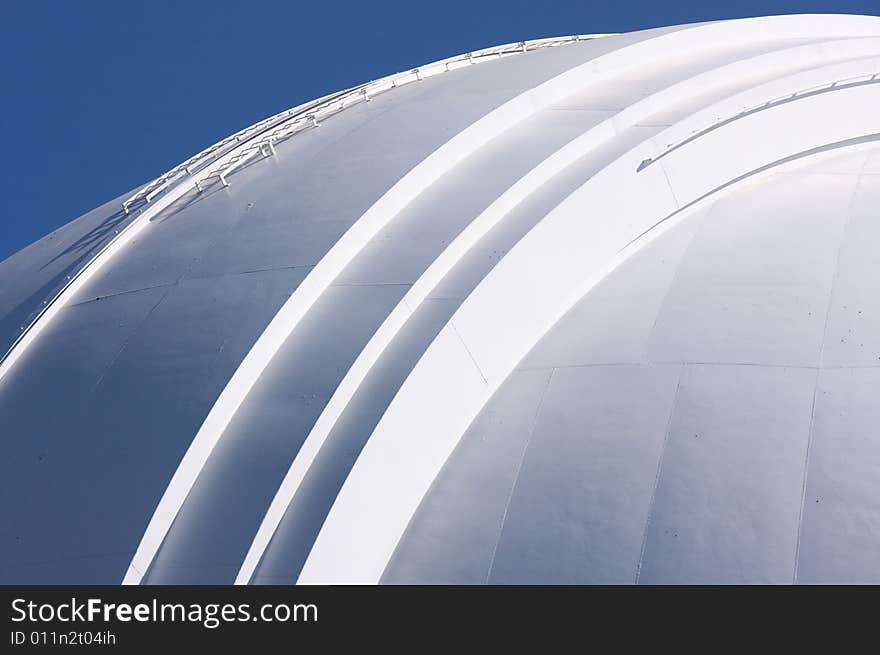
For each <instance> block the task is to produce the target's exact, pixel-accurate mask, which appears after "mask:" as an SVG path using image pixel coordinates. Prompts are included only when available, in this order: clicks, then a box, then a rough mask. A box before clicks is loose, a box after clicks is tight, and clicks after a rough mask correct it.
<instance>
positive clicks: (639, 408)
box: [489, 365, 679, 584]
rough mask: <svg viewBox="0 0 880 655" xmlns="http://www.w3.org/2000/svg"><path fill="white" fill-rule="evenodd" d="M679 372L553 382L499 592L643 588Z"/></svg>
mask: <svg viewBox="0 0 880 655" xmlns="http://www.w3.org/2000/svg"><path fill="white" fill-rule="evenodd" d="M678 378H679V367H678V366H659V367H652V366H643V365H632V366H589V367H573V368H560V369H556V370H555V371H554V372H553V377H552V379H551V381H550V386H549V387H548V388H547V394H546V396H545V397H544V401H543V403H542V405H541V410H540V413H539V414H538V418H537V422H536V424H535V430H534V434H533V435H532V438H531V440H530V441H529V445H528V448H527V450H526V454H525V458H524V460H523V464H522V469H521V471H520V473H519V476H518V478H517V481H516V487H515V489H514V492H513V496H512V498H511V499H510V506H509V508H508V510H507V513H506V516H505V520H504V529H503V531H502V533H501V538H500V540H499V542H498V549H497V551H496V553H495V559H494V562H493V567H492V570H491V572H490V575H489V582H490V583H494V584H615V583H616V584H621V583H632V582H634V581H635V579H636V573H637V570H638V564H639V557H640V555H641V548H642V538H643V534H644V530H645V521H646V520H647V517H648V509H649V508H650V505H651V496H652V493H653V491H654V479H655V476H656V474H657V468H658V463H659V461H660V453H661V451H662V448H663V442H664V438H665V437H666V429H667V425H668V422H669V415H670V413H671V411H672V403H673V399H674V398H675V391H676V385H677V384H678Z"/></svg>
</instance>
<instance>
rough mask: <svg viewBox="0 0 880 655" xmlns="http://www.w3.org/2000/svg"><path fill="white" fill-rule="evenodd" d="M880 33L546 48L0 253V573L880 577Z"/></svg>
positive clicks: (122, 577)
mask: <svg viewBox="0 0 880 655" xmlns="http://www.w3.org/2000/svg"><path fill="white" fill-rule="evenodd" d="M877 107H880V19H878V18H871V17H860V16H780V17H767V18H754V19H744V20H733V21H723V22H716V23H707V24H698V25H685V26H678V27H672V28H663V29H655V30H647V31H642V32H634V33H630V34H622V35H609V36H603V35H598V36H580V37H564V38H559V39H545V40H540V41H532V42H526V43H521V44H513V45H509V46H501V47H498V48H490V49H488V50H485V51H480V52H475V53H471V54H469V55H463V56H460V57H453V58H451V59H449V60H444V61H442V62H438V63H436V64H431V65H428V66H424V67H421V68H420V69H416V70H414V71H407V72H405V73H400V74H397V75H392V76H389V77H387V78H384V79H382V80H379V81H376V82H372V83H370V84H367V85H364V86H362V87H357V88H355V89H351V90H348V91H345V92H341V93H339V94H334V95H332V96H328V97H326V98H322V99H319V100H317V101H315V102H313V103H307V104H306V105H303V106H300V107H297V108H294V109H292V110H289V111H287V112H283V113H281V114H278V115H277V116H274V117H272V118H270V119H267V120H266V121H263V122H261V123H259V124H257V125H255V126H252V127H250V128H247V129H246V130H243V131H242V132H240V133H238V134H237V135H233V136H232V137H230V138H229V139H226V140H224V141H223V142H221V143H220V144H217V145H216V146H213V147H212V148H209V149H207V150H206V151H204V152H202V153H200V154H199V155H197V156H195V157H193V158H192V159H191V160H189V161H188V162H185V163H183V164H181V165H180V166H178V167H176V168H175V169H173V170H172V171H170V172H169V173H168V174H167V175H165V176H163V177H162V178H159V179H158V180H156V181H154V182H151V183H150V184H148V185H146V186H145V187H143V188H141V189H139V190H137V191H136V192H133V193H132V194H129V195H127V196H123V197H122V198H120V199H118V200H115V201H113V202H110V203H108V204H106V205H104V206H102V207H99V208H98V209H96V210H94V211H92V212H90V213H89V214H87V215H85V216H83V217H81V218H80V219H78V220H76V221H73V222H72V223H70V224H68V225H66V226H64V227H62V228H60V229H59V230H57V231H56V232H54V233H52V234H51V235H49V236H47V237H45V238H44V239H42V240H40V241H38V242H36V243H35V244H33V245H31V246H29V247H28V248H25V249H24V250H22V251H21V252H19V253H17V254H15V255H13V256H12V257H10V258H9V259H7V260H6V261H4V262H2V263H0V352H5V353H6V355H5V357H4V358H3V360H2V362H0V433H2V434H3V435H4V436H5V437H6V439H5V444H6V456H5V457H4V458H3V459H2V461H0V467H2V470H0V478H2V485H3V498H4V501H3V505H4V508H3V509H4V522H3V541H4V544H3V546H4V547H3V550H2V553H3V554H2V561H0V582H2V583H5V584H11V583H118V582H122V581H124V582H126V583H172V584H173V583H232V582H233V581H236V582H239V583H267V582H268V583H293V582H301V583H334V584H336V583H368V584H369V583H379V582H389V583H486V582H488V583H563V584H564V583H762V582H764V583H791V582H806V583H824V582H857V583H858V582H874V583H877V582H880V482H878V481H880V431H878V428H877V426H878V422H880V402H878V400H880V269H878V263H877V261H878V260H877V256H876V253H877V251H878V246H880V112H878V111H877Z"/></svg>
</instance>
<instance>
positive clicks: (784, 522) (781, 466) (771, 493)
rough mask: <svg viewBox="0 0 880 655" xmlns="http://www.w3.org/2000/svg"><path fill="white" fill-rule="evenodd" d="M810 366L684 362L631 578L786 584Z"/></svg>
mask: <svg viewBox="0 0 880 655" xmlns="http://www.w3.org/2000/svg"><path fill="white" fill-rule="evenodd" d="M815 382H816V371H815V370H812V369H803V368H782V367H767V366H737V365H732V366H700V365H695V366H688V367H687V368H686V369H685V371H684V374H683V376H682V379H681V384H680V386H679V391H678V395H677V398H676V403H675V411H674V413H673V417H672V424H671V426H670V430H669V436H668V438H667V443H666V446H665V448H664V452H663V458H662V462H661V469H660V478H659V481H658V484H657V491H656V495H655V498H654V502H653V505H652V508H651V514H650V519H649V523H648V531H647V539H646V543H645V552H644V557H643V560H642V566H641V573H640V575H639V580H638V581H639V583H642V584H662V583H677V584H687V583H691V584H705V583H712V584H723V583H737V584H743V583H745V584H755V583H765V584H766V583H791V581H792V579H793V575H794V562H795V551H796V548H797V534H798V520H799V518H800V507H801V494H802V492H803V480H804V461H805V458H806V454H807V441H808V438H809V432H810V414H811V410H812V403H813V389H814V386H815Z"/></svg>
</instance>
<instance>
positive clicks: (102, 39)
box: [0, 0, 880, 260]
mask: <svg viewBox="0 0 880 655" xmlns="http://www.w3.org/2000/svg"><path fill="white" fill-rule="evenodd" d="M829 12H837V13H860V14H874V15H877V14H880V0H824V1H823V0H800V1H796V0H724V1H723V2H713V1H712V0H668V1H667V2H661V1H658V0H632V1H630V2H610V1H609V0H601V1H599V0H595V1H593V0H564V1H559V0H497V1H496V0H492V1H485V2H483V1H480V0H470V1H460V0H436V1H434V2H420V1H419V0H410V1H409V2H405V1H398V2H392V1H389V0H359V1H357V0H346V1H339V0H288V1H282V0H240V1H231V0H173V1H170V0H0V62H2V63H0V88H2V96H0V100H2V101H0V127H2V129H3V138H4V144H5V147H4V149H3V163H2V169H0V173H2V175H0V198H2V218H0V260H2V259H4V258H5V257H7V256H8V255H10V254H12V253H13V252H15V251H16V250H19V249H20V248H22V247H24V246H25V245H27V244H28V243H30V242H32V241H34V240H36V239H38V238H39V237H41V236H43V235H44V234H46V233H48V232H50V231H51V230H53V229H55V228H56V227H58V226H59V225H62V224H64V223H66V222H68V221H70V220H72V219H74V218H76V217H77V216H79V215H81V214H83V213H84V212H86V211H88V210H89V209H92V208H93V207H95V206H97V205H99V204H101V203H103V202H105V201H107V200H109V199H111V198H113V197H115V196H117V195H120V194H122V193H124V192H125V191H127V190H128V189H130V188H132V187H134V186H136V185H138V184H140V183H142V182H146V181H148V180H149V179H151V178H153V177H155V176H157V175H159V174H161V173H162V172H164V171H165V170H167V169H168V168H170V167H172V166H173V165H175V164H177V163H178V162H180V161H182V160H183V159H186V158H187V157H188V156H189V155H191V154H193V153H194V152H197V151H199V150H201V149H202V148H203V147H205V146H207V145H210V144H211V143H213V142H215V141H217V140H219V139H220V138H222V137H224V136H226V135H228V134H230V133H232V132H235V131H237V130H238V129H240V128H242V127H246V126H247V125H249V124H251V123H253V122H255V121H257V120H259V119H260V118H263V117H265V116H267V115H270V114H273V113H275V112H278V111H281V110H283V109H286V108H288V107H290V106H293V105H296V104H298V103H300V102H303V101H306V100H309V99H312V98H314V97H317V96H320V95H323V94H325V93H328V92H331V91H335V90H338V89H341V88H344V87H348V86H352V85H354V84H357V83H360V82H363V81H367V80H369V79H373V78H375V77H379V76H381V75H385V74H388V73H391V72H394V71H396V70H401V69H405V68H409V67H413V66H417V65H419V64H423V63H426V62H430V61H433V60H436V59H440V58H443V57H447V56H450V55H453V54H458V53H462V52H467V51H469V50H473V49H476V48H481V47H486V46H489V45H495V44H499V43H506V42H511V41H519V40H522V39H527V38H538V37H544V36H553V35H559V34H573V33H576V32H580V33H589V32H624V31H629V30H636V29H642V28H646V27H655V26H659V25H670V24H676V23H689V22H695V21H701V20H711V19H719V18H733V17H742V16H755V15H762V14H785V13H829Z"/></svg>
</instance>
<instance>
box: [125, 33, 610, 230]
mask: <svg viewBox="0 0 880 655" xmlns="http://www.w3.org/2000/svg"><path fill="white" fill-rule="evenodd" d="M604 36H610V35H608V34H575V35H571V36H562V37H551V38H547V39H534V40H531V41H520V42H518V43H508V44H504V45H500V46H494V47H491V48H485V49H483V50H475V51H472V52H468V53H465V54H463V55H456V56H454V57H449V58H447V59H441V60H440V61H437V62H434V63H431V64H426V65H424V66H420V67H418V68H413V69H411V70H409V71H406V72H400V73H394V74H392V75H388V76H386V77H383V78H380V79H378V80H373V81H370V82H366V83H364V84H360V85H358V86H354V87H351V88H349V89H345V90H343V91H339V92H337V93H333V94H330V95H327V96H324V97H322V98H318V99H317V100H313V101H310V102H307V103H305V104H303V105H299V106H297V107H293V108H292V109H288V110H285V111H283V112H281V113H279V114H275V115H274V116H270V117H269V118H265V119H263V120H261V121H259V122H257V123H255V124H253V125H251V126H250V127H246V128H245V129H243V130H240V131H239V132H236V133H235V134H232V135H231V136H228V137H226V138H225V139H223V140H222V141H219V142H217V143H215V144H214V145H212V146H210V147H208V148H206V149H204V150H202V151H201V152H199V153H198V154H196V155H193V156H192V157H190V158H189V159H187V160H186V161H185V162H183V163H181V164H178V165H177V166H175V167H174V168H172V169H171V170H169V171H168V172H167V173H164V174H163V175H160V176H159V177H157V178H156V179H155V180H153V181H152V182H150V183H149V184H147V185H146V186H144V187H143V188H141V189H139V190H138V191H137V192H135V193H134V194H133V195H131V196H130V197H129V198H128V199H126V200H125V201H123V203H122V208H123V210H124V211H125V213H126V214H127V213H128V212H129V211H130V210H131V208H132V206H133V205H135V204H138V203H149V202H151V201H152V199H153V198H154V197H156V196H157V195H158V194H160V193H162V192H163V191H165V190H167V189H168V188H170V187H171V186H173V185H175V184H176V183H183V182H185V179H186V176H190V175H192V174H193V172H195V171H197V170H202V169H204V168H205V167H206V166H210V165H211V164H212V163H214V162H216V161H217V159H218V158H219V157H221V156H222V155H223V154H225V153H226V152H228V151H229V150H230V149H232V148H235V147H236V146H237V145H239V144H240V143H242V142H251V141H253V140H255V139H259V142H258V143H255V144H251V145H250V146H249V147H247V148H245V150H244V151H242V152H241V153H239V155H240V158H237V159H236V161H235V162H233V163H231V164H230V165H229V166H228V167H225V168H224V169H221V170H219V171H213V172H212V173H211V174H209V175H208V178H209V179H210V178H214V177H216V178H217V179H218V180H219V181H220V182H222V183H223V184H224V185H225V184H226V181H225V176H226V174H228V173H230V172H232V170H234V169H235V168H238V167H240V166H241V165H242V164H243V163H244V162H245V161H247V160H248V159H250V158H251V157H253V156H255V155H256V154H258V153H261V152H264V148H265V147H266V146H269V147H271V146H272V144H274V143H275V142H277V141H280V140H282V139H285V138H288V137H290V136H293V134H295V133H296V132H298V131H300V130H301V129H305V128H307V127H315V126H317V125H318V119H319V118H324V117H326V116H329V115H332V114H334V113H336V112H338V111H341V110H342V109H345V108H346V107H348V106H350V105H353V104H356V103H359V102H369V101H370V99H371V98H372V97H373V96H375V95H377V94H379V93H383V92H385V91H388V90H390V89H394V88H397V87H398V86H402V85H404V84H408V83H410V82H415V81H421V80H423V79H425V78H427V77H432V76H434V75H437V74H439V73H445V72H448V71H450V70H454V69H455V68H459V67H461V66H465V65H470V64H477V63H481V62H484V61H488V60H492V59H498V58H501V57H505V56H508V55H513V54H517V53H522V52H528V51H531V50H537V49H541V48H547V47H553V46H558V45H564V44H567V43H577V42H579V41H585V40H590V39H595V38H601V37H604ZM197 188H198V190H199V191H201V190H202V189H201V185H198V186H197Z"/></svg>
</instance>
